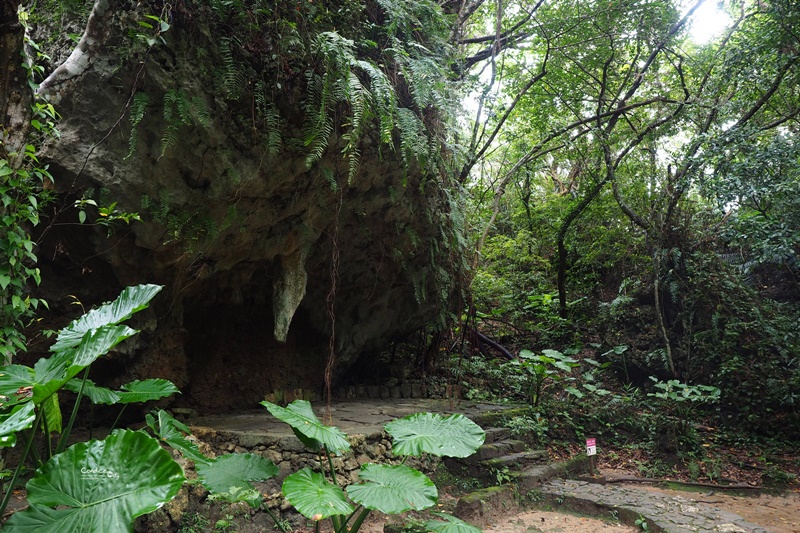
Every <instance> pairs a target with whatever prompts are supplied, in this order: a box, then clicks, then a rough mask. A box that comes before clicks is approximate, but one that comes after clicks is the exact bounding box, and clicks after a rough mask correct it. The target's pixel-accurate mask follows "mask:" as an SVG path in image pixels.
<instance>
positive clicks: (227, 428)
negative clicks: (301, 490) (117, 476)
mask: <svg viewBox="0 0 800 533" xmlns="http://www.w3.org/2000/svg"><path fill="white" fill-rule="evenodd" d="M311 406H312V408H313V410H314V413H315V414H316V415H317V417H319V419H320V420H322V421H323V422H325V423H327V421H326V420H325V412H326V407H327V406H326V405H325V404H324V403H321V402H317V403H312V404H311ZM512 407H513V406H509V405H500V404H484V403H474V402H466V401H461V402H456V403H451V402H450V401H449V400H445V399H431V398H408V399H393V400H377V399H375V400H342V401H336V402H333V403H331V422H330V425H333V426H336V427H338V428H339V429H341V430H342V431H344V432H345V433H347V434H348V435H373V434H375V433H380V432H381V431H383V426H384V425H385V424H386V423H387V422H389V421H391V420H394V419H395V418H402V417H404V416H408V415H413V414H415V413H423V412H430V413H439V414H444V415H450V414H454V413H460V414H463V415H465V416H467V417H469V418H471V419H473V420H475V419H477V420H480V418H481V417H482V416H485V415H487V414H492V413H499V412H502V411H503V410H507V409H509V408H512ZM188 422H189V425H191V426H207V427H210V428H214V429H215V430H217V431H220V432H226V433H239V434H241V433H247V434H259V435H265V436H269V437H282V436H286V435H292V430H291V428H290V427H289V426H288V425H287V424H284V423H283V422H281V421H279V420H276V419H275V418H273V416H272V415H271V414H269V411H267V410H266V408H264V407H261V408H260V409H258V410H252V411H247V412H237V413H234V414H222V415H213V416H203V417H199V418H191V419H190V420H189V421H188ZM478 423H480V422H478Z"/></svg>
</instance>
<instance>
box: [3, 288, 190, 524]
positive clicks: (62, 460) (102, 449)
mask: <svg viewBox="0 0 800 533" xmlns="http://www.w3.org/2000/svg"><path fill="white" fill-rule="evenodd" d="M160 290H161V287H160V286H157V285H139V286H137V287H128V288H126V289H125V290H124V291H123V292H122V294H120V296H119V297H118V298H117V299H116V300H115V301H113V302H111V303H108V304H105V305H103V306H101V307H99V308H97V309H94V310H92V311H90V312H88V313H86V314H85V315H83V316H82V317H80V318H78V319H76V320H74V321H73V322H72V323H71V324H69V325H68V326H67V327H66V328H64V329H63V330H61V332H60V333H59V335H58V337H57V338H56V342H55V344H54V345H53V346H52V348H51V351H52V352H53V355H52V356H51V357H49V358H43V359H40V360H39V361H38V362H37V363H36V364H35V365H34V366H33V368H31V367H28V366H24V365H7V366H4V367H2V368H0V447H10V446H15V445H16V443H17V436H18V435H19V434H21V433H23V432H24V433H27V434H26V436H25V444H24V449H23V451H22V454H21V458H20V459H19V463H18V465H17V467H16V469H15V470H14V472H13V475H12V477H11V481H10V482H9V483H7V484H5V485H4V486H3V487H2V493H3V498H2V503H0V516H3V515H4V514H5V510H6V507H7V506H8V503H9V500H10V497H11V494H12V491H13V489H14V486H15V484H16V482H17V480H18V478H19V475H20V473H21V471H22V470H23V468H24V465H25V463H26V461H27V460H28V459H29V458H32V459H33V462H34V463H35V464H36V465H37V466H38V469H37V470H36V472H35V473H34V475H33V477H32V478H31V479H30V481H29V482H28V484H27V499H28V503H29V507H28V508H27V509H25V510H23V511H20V512H17V513H14V514H13V515H12V516H11V518H9V519H8V521H7V522H6V523H5V524H4V525H3V531H8V532H16V531H42V532H50V531H52V532H56V531H58V532H73V531H74V532H92V531H98V532H99V531H103V532H117V531H131V530H132V522H133V519H134V518H136V517H137V516H140V515H143V514H145V513H149V512H151V511H153V510H155V509H158V508H159V507H161V506H162V505H163V504H164V503H165V502H168V501H169V500H171V499H172V498H173V497H174V496H175V494H177V492H178V490H179V489H180V487H181V485H182V484H183V482H184V481H185V478H184V475H183V471H182V469H181V467H180V466H179V465H178V464H177V463H176V462H175V461H174V460H173V459H172V457H171V456H170V454H169V453H168V452H167V451H166V450H164V449H162V448H161V445H160V444H159V442H158V441H157V440H156V439H154V438H152V437H150V436H149V435H147V434H146V433H143V432H139V431H128V430H116V431H114V432H112V433H111V435H109V436H108V437H107V438H106V439H104V440H90V441H88V442H82V443H78V444H76V445H74V446H72V447H70V448H68V449H66V450H65V448H66V444H67V440H68V438H69V434H70V431H71V429H72V426H73V423H74V422H75V418H76V416H77V413H78V406H79V404H80V402H81V399H82V397H83V396H84V395H86V396H87V397H89V398H90V400H92V401H93V402H95V403H107V404H113V403H123V404H124V403H129V402H134V401H135V402H139V401H146V400H150V399H157V398H161V397H164V396H168V395H170V394H172V393H174V392H177V389H176V388H175V387H174V385H173V384H172V383H170V382H168V381H166V380H146V381H144V382H132V383H129V384H128V385H127V386H125V387H123V390H121V391H111V390H109V389H105V388H103V387H97V386H95V385H94V384H93V383H92V382H91V381H89V380H88V379H87V377H86V376H87V374H88V369H89V366H90V365H91V364H92V363H93V362H94V361H95V360H97V358H99V357H101V356H103V355H105V354H106V353H108V352H109V351H110V350H111V349H112V348H114V346H116V345H117V344H118V343H120V342H122V341H123V340H125V339H127V338H128V337H131V336H132V335H134V334H136V333H137V332H136V330H134V329H131V328H130V327H128V326H124V325H121V322H123V321H125V320H127V319H128V318H130V317H131V315H133V314H134V313H136V312H138V311H141V310H142V309H144V308H146V307H147V306H148V304H149V302H150V300H151V299H152V298H153V297H154V296H155V295H156V294H157V293H158V292H159V291H160ZM79 374H81V377H80V378H78V377H77V376H78V375H79ZM61 389H68V390H72V391H75V392H77V395H78V396H77V399H76V401H75V406H74V408H73V410H72V414H71V416H70V418H69V420H68V422H67V424H66V426H65V427H62V417H61V409H60V406H59V399H58V394H59V391H60V390H61ZM37 432H41V433H42V437H43V441H44V446H43V450H44V454H45V455H44V458H42V457H41V456H40V454H39V453H38V452H37V450H36V449H35V447H34V446H33V443H34V440H35V437H36V434H37ZM52 433H60V434H61V436H60V438H59V440H58V444H57V445H56V447H55V450H53V449H52V440H51V434H52ZM43 459H47V460H46V461H44V460H43Z"/></svg>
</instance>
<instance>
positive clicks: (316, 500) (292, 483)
mask: <svg viewBox="0 0 800 533" xmlns="http://www.w3.org/2000/svg"><path fill="white" fill-rule="evenodd" d="M283 495H284V496H285V497H286V500H287V501H288V502H289V503H291V504H292V505H294V507H295V509H297V512H299V513H300V514H301V515H303V516H305V517H307V518H310V519H312V520H322V519H323V518H327V517H329V516H333V515H349V514H350V513H352V512H353V506H352V505H350V503H348V501H347V498H345V496H344V492H343V491H342V489H340V488H339V487H337V486H336V485H334V484H332V483H329V482H328V481H327V480H326V479H325V478H324V477H323V476H322V474H318V473H316V472H314V471H312V470H311V469H310V468H304V469H302V470H300V471H298V472H295V473H294V474H292V475H290V476H289V477H287V478H286V479H285V480H283Z"/></svg>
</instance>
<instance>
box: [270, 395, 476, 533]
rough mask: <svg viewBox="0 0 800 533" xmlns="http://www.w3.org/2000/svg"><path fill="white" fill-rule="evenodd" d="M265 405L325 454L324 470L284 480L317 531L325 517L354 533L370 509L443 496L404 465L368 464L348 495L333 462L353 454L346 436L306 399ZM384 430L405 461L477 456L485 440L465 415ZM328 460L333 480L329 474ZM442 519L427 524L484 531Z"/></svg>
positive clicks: (416, 418)
mask: <svg viewBox="0 0 800 533" xmlns="http://www.w3.org/2000/svg"><path fill="white" fill-rule="evenodd" d="M261 404H262V405H263V406H264V407H266V408H267V409H268V410H269V412H270V413H271V414H272V415H273V416H275V417H276V418H278V419H279V420H281V421H283V422H286V423H287V424H289V425H290V426H291V427H292V429H293V430H294V432H295V434H296V435H297V437H298V438H299V439H300V440H301V441H302V442H303V443H304V444H305V445H306V446H307V447H309V448H310V449H311V450H313V451H317V452H320V453H322V454H323V456H324V457H323V461H321V462H320V470H321V471H320V472H314V471H313V470H311V469H310V468H304V469H302V470H300V471H299V472H295V473H294V474H291V475H290V476H288V477H287V478H286V479H285V480H284V482H283V495H284V497H285V498H286V500H287V501H288V502H289V503H291V504H292V505H293V506H294V507H295V508H296V509H297V511H298V512H299V513H300V514H302V515H304V516H305V517H307V518H310V519H312V520H314V521H315V522H316V531H319V529H320V522H321V521H322V520H323V519H325V518H330V519H331V522H332V523H333V530H334V531H335V532H336V533H355V532H357V531H358V530H359V528H360V527H361V524H362V523H363V522H364V520H365V519H366V517H367V516H368V515H369V512H370V511H372V510H375V511H380V512H382V513H385V514H400V513H404V512H406V511H410V510H422V509H427V508H429V507H432V506H433V505H435V504H436V502H437V500H438V497H439V494H438V491H437V490H436V486H435V485H434V484H433V481H431V480H430V479H429V478H428V477H427V476H426V475H425V474H423V473H422V472H420V471H418V470H416V469H414V468H411V467H409V466H406V465H405V464H399V465H381V464H371V463H368V464H365V465H363V466H362V467H361V470H360V472H359V479H360V482H359V483H355V484H352V485H348V486H347V487H346V493H345V491H344V490H342V489H341V488H340V486H339V484H338V483H337V481H336V471H335V469H334V467H333V459H332V454H340V453H343V452H347V451H349V450H350V443H349V442H348V441H347V438H346V436H345V434H344V433H342V431H341V430H339V429H338V428H336V427H332V426H327V425H325V424H323V423H322V422H321V421H320V420H319V419H318V418H317V417H316V415H315V414H314V412H313V411H312V409H311V405H310V404H309V403H308V402H306V401H303V400H296V401H294V402H292V403H291V404H289V405H288V406H287V407H285V408H284V407H280V406H278V405H275V404H273V403H270V402H266V401H265V402H261ZM385 427H386V431H387V432H388V433H389V434H390V435H391V436H392V439H393V442H394V444H393V453H394V454H395V455H402V456H406V457H408V456H420V455H422V454H423V453H428V454H431V455H436V456H439V457H467V456H469V455H472V454H473V453H475V451H476V450H477V449H478V447H480V445H481V444H483V441H484V438H485V434H484V432H483V430H482V429H481V428H480V427H479V426H478V425H477V424H475V423H474V422H472V421H471V420H469V419H468V418H466V417H464V416H463V415H451V416H448V417H444V416H441V415H437V414H431V413H420V414H415V415H411V416H408V417H405V418H401V419H398V420H394V421H392V422H390V423H388V424H387V425H386V426H385ZM325 462H327V466H328V471H327V475H328V476H329V477H330V480H329V479H328V478H326V475H325V474H326V472H325V468H324V464H325ZM404 462H405V459H404ZM348 497H349V499H348ZM351 501H352V502H354V504H355V505H354V504H353V503H351ZM440 516H442V517H443V518H444V519H445V520H446V521H441V520H430V521H428V522H427V523H426V524H425V527H426V529H427V530H428V531H442V532H445V533H474V532H476V531H480V530H479V529H477V528H475V527H474V526H471V525H470V524H467V523H466V522H463V521H461V520H459V519H457V518H455V517H452V516H447V515H440Z"/></svg>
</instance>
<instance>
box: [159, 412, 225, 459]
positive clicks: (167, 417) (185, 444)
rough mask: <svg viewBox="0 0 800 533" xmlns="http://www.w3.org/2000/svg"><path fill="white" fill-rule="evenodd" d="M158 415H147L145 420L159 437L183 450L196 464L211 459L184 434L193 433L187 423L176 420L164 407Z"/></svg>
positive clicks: (183, 453)
mask: <svg viewBox="0 0 800 533" xmlns="http://www.w3.org/2000/svg"><path fill="white" fill-rule="evenodd" d="M156 415H157V417H158V418H156V417H154V416H153V415H147V416H146V417H145V420H146V421H147V425H148V426H149V427H150V429H152V430H153V433H155V434H156V436H157V437H158V438H159V439H161V440H162V441H164V442H165V443H167V444H168V445H169V446H171V447H172V448H174V449H176V450H178V451H179V452H181V454H182V455H183V456H184V457H186V458H187V459H191V460H192V461H194V462H195V464H199V463H208V462H210V461H211V459H209V458H208V457H206V456H205V455H203V454H202V452H201V451H200V448H198V446H197V444H195V443H194V442H192V441H190V440H189V439H187V438H186V437H185V436H184V435H188V434H190V433H191V432H190V431H189V428H188V427H187V426H186V424H184V423H183V422H179V421H178V420H175V418H174V417H173V416H172V415H171V414H169V413H168V412H166V411H164V410H163V409H160V410H159V411H158V413H156Z"/></svg>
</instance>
